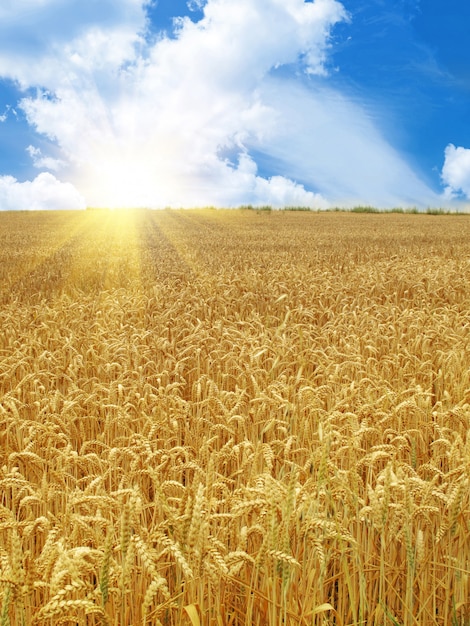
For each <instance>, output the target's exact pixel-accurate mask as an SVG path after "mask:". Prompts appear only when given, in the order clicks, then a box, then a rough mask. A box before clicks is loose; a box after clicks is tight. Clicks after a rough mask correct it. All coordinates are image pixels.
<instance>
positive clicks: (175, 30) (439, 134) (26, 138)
mask: <svg viewBox="0 0 470 626" xmlns="http://www.w3.org/2000/svg"><path fill="white" fill-rule="evenodd" d="M468 23H470V3H468V0H446V2H445V3H444V2H442V1H441V0H342V1H339V0H314V1H313V2H308V1H304V0H237V2H233V0H158V1H156V0H153V1H148V0H147V1H145V0H100V2H99V3H97V2H95V1H94V0H14V1H13V0H3V1H1V0H0V210H15V209H47V208H50V209H58V208H84V207H85V206H108V207H126V206H147V207H165V206H185V207H192V206H208V205H212V206H227V207H229V206H239V205H242V204H253V205H256V204H270V205H273V206H286V205H302V206H311V207H318V208H327V207H331V206H351V205H357V204H367V205H374V206H377V207H382V208H390V207H394V206H404V207H406V206H422V207H427V206H451V205H452V204H456V205H457V206H459V204H460V203H466V202H467V200H468V198H470V124H469V123H468V120H469V113H470V46H469V45H468V43H467V37H466V34H467V33H466V30H467V25H468Z"/></svg>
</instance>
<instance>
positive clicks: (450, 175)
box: [441, 143, 470, 199]
mask: <svg viewBox="0 0 470 626" xmlns="http://www.w3.org/2000/svg"><path fill="white" fill-rule="evenodd" d="M444 155H445V160H444V166H443V168H442V174H441V178H442V182H443V183H444V185H445V186H446V188H445V196H446V198H448V199H453V198H455V197H457V196H458V195H459V193H463V194H464V195H465V196H466V197H467V198H470V149H468V148H463V147H461V146H459V147H455V146H454V145H453V144H451V143H450V144H449V145H448V146H447V148H446V149H445V152H444Z"/></svg>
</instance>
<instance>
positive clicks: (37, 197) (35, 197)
mask: <svg viewBox="0 0 470 626" xmlns="http://www.w3.org/2000/svg"><path fill="white" fill-rule="evenodd" d="M84 208H85V200H84V199H83V198H82V197H81V195H80V194H79V193H78V191H77V190H76V189H75V187H74V186H73V185H72V184H70V183H61V182H59V181H58V180H57V179H56V178H55V177H54V176H53V175H52V174H49V173H48V172H43V173H42V174H39V176H37V177H36V178H35V179H34V180H33V181H26V182H23V183H20V182H18V181H17V180H16V178H14V177H13V176H0V211H15V210H23V211H45V210H54V209H84Z"/></svg>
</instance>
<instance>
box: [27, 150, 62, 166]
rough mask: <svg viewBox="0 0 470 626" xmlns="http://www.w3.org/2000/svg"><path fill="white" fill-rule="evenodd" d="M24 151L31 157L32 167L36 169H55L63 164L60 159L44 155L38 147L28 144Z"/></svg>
mask: <svg viewBox="0 0 470 626" xmlns="http://www.w3.org/2000/svg"><path fill="white" fill-rule="evenodd" d="M26 152H27V153H28V154H29V156H30V157H31V159H32V161H33V165H34V167H37V168H38V169H46V170H52V171H57V170H59V169H60V168H61V167H62V166H63V165H64V162H63V161H61V160H60V159H54V158H52V157H47V156H44V155H43V154H42V151H41V149H40V148H35V147H34V146H28V147H27V148H26Z"/></svg>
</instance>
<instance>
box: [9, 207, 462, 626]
mask: <svg viewBox="0 0 470 626" xmlns="http://www.w3.org/2000/svg"><path fill="white" fill-rule="evenodd" d="M0 278H1V282H0V325H1V326H0V327H1V333H0V489H1V492H0V583H1V585H0V626H7V625H9V624H10V625H12V626H13V625H14V626H16V625H21V626H23V625H24V626H26V625H28V626H29V625H32V626H36V625H37V626H56V625H58V624H72V625H80V626H82V625H87V626H97V625H99V624H102V625H108V626H140V625H142V626H144V625H155V626H157V625H160V624H161V625H165V626H166V625H168V626H170V625H171V626H176V625H179V624H188V625H190V624H192V626H197V625H198V624H201V625H203V626H212V625H214V626H245V625H246V626H251V625H258V626H264V625H269V626H275V625H276V626H281V625H283V626H287V625H297V624H298V625H313V624H315V625H317V624H318V625H319V624H331V625H332V624H338V625H343V626H346V625H354V626H358V625H360V624H367V625H369V624H370V625H376V626H385V625H395V626H396V625H397V624H398V625H404V626H416V625H419V626H431V625H442V626H449V625H451V624H452V625H455V626H457V625H459V626H461V625H464V624H465V625H468V624H469V623H470V601H469V598H470V585H469V575H470V490H469V486H470V485H469V478H470V438H469V435H468V433H469V427H470V219H469V218H468V216H428V215H398V214H393V215H392V214H387V215H384V214H380V215H375V214H374V215H367V214H366V215H363V214H345V213H326V214H320V213H319V214H317V213H304V212H302V213H301V212H274V211H273V212H267V211H215V210H197V211H170V210H168V211H128V212H119V211H115V212H108V211H86V212H76V213H62V212H51V213H17V214H11V213H4V214H0Z"/></svg>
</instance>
